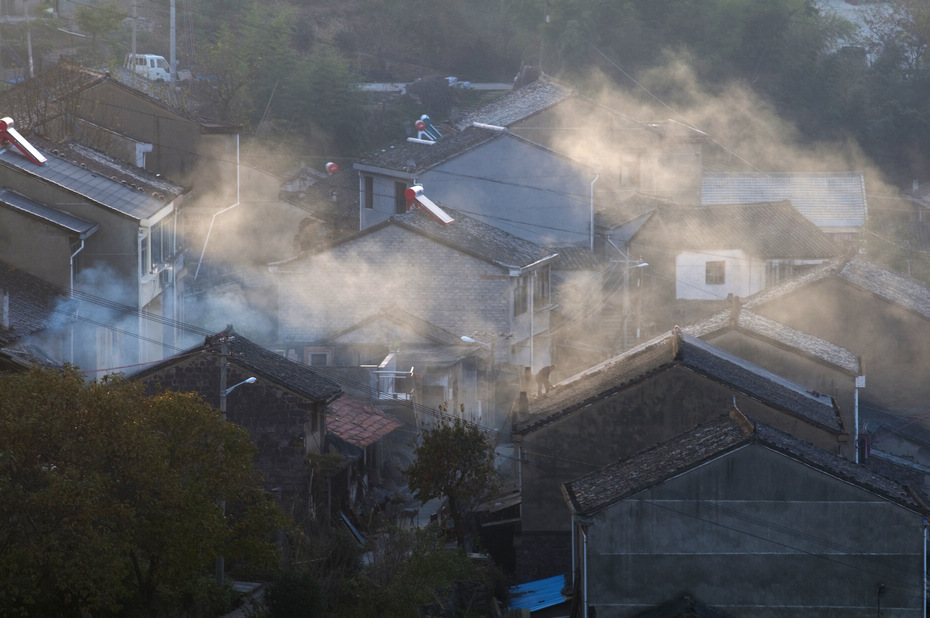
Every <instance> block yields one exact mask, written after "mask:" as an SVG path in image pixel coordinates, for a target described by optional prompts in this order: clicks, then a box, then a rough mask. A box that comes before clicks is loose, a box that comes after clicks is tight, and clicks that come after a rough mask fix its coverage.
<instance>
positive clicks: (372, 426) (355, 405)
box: [326, 395, 402, 448]
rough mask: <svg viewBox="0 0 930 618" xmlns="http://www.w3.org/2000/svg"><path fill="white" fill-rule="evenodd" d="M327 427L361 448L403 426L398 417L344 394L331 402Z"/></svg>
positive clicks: (336, 434) (339, 436)
mask: <svg viewBox="0 0 930 618" xmlns="http://www.w3.org/2000/svg"><path fill="white" fill-rule="evenodd" d="M326 424H327V429H328V430H329V431H330V432H331V433H333V434H334V435H335V436H336V437H338V438H339V439H341V440H345V441H346V442H348V443H349V444H352V445H354V446H357V447H359V448H365V447H366V446H369V445H370V444H374V443H375V442H377V441H378V440H380V439H381V438H383V437H384V436H386V435H388V434H389V433H391V432H392V431H394V430H395V429H397V428H398V427H400V426H401V424H402V423H401V422H400V421H398V420H397V419H396V418H394V417H393V416H391V415H390V414H387V413H385V412H382V411H381V410H378V409H377V408H375V407H374V406H370V405H368V404H367V403H364V402H362V401H359V400H358V399H352V398H351V397H346V396H345V395H343V396H342V397H340V398H339V399H337V400H336V401H334V402H332V403H331V404H329V415H328V416H327V418H326Z"/></svg>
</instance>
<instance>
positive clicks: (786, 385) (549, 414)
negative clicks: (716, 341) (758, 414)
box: [514, 330, 842, 434]
mask: <svg viewBox="0 0 930 618" xmlns="http://www.w3.org/2000/svg"><path fill="white" fill-rule="evenodd" d="M674 365H680V366H683V367H687V368H688V369H691V370H692V371H694V372H695V373H698V374H700V375H703V376H706V377H708V378H710V379H712V380H716V381H718V382H721V383H723V384H724V385H726V386H728V387H729V388H731V389H733V390H735V391H737V392H740V393H743V394H745V395H746V396H748V397H752V398H753V399H756V400H757V401H761V402H763V403H765V404H766V405H768V406H771V407H774V408H777V409H779V410H782V411H784V412H785V413H787V414H790V415H792V416H794V417H796V418H799V419H801V420H803V421H805V422H806V423H809V424H811V425H815V426H819V427H823V428H825V429H827V430H828V431H832V432H834V433H839V432H841V431H842V422H841V420H840V418H839V413H838V411H837V409H836V407H835V406H834V404H833V401H832V400H831V398H830V397H826V396H824V395H821V394H817V393H812V392H809V391H806V390H804V389H803V388H802V387H800V386H798V385H797V384H794V383H793V382H790V381H788V380H785V379H784V378H782V377H780V376H778V375H775V374H774V373H772V372H770V371H767V370H765V369H763V368H761V367H759V366H757V365H754V364H752V363H750V362H748V361H746V360H744V359H742V358H739V357H738V356H735V355H733V354H730V353H728V352H726V351H724V350H721V349H720V348H717V347H715V346H712V345H710V344H708V343H705V342H704V341H701V340H700V339H697V338H696V337H693V336H691V335H686V334H683V333H681V332H677V331H676V330H673V331H672V332H671V333H668V334H666V335H663V336H660V337H657V338H655V339H653V340H652V341H648V342H646V343H644V344H642V345H640V346H637V347H635V348H633V349H631V350H628V351H627V352H625V353H624V354H621V355H620V356H617V357H614V358H612V359H610V360H607V361H605V362H603V363H601V364H599V365H595V366H594V367H592V368H590V369H588V370H586V371H584V372H582V373H580V374H578V375H576V376H574V377H573V378H570V379H568V380H563V381H562V382H560V383H559V384H558V388H556V389H555V390H553V391H551V392H550V393H549V394H548V395H546V397H545V398H543V399H540V400H536V401H534V402H532V403H530V407H529V413H530V416H529V417H528V418H527V419H525V420H523V421H521V422H519V423H517V424H516V426H515V427H514V433H518V434H528V433H531V432H533V431H535V430H537V429H539V428H542V427H545V426H548V425H550V424H552V423H554V422H557V421H558V420H560V419H562V418H564V417H566V416H569V415H572V414H575V413H578V412H579V411H581V410H583V409H584V408H585V407H587V406H588V405H590V404H592V403H594V402H595V401H599V400H602V399H606V398H607V397H610V396H612V395H614V394H615V393H618V392H620V391H622V390H624V389H626V388H628V387H629V386H631V385H633V384H637V383H639V382H642V381H644V380H647V379H649V377H650V376H651V375H652V374H655V373H658V372H659V371H662V370H663V369H666V368H668V367H672V366H674Z"/></svg>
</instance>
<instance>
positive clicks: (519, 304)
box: [513, 275, 527, 315]
mask: <svg viewBox="0 0 930 618" xmlns="http://www.w3.org/2000/svg"><path fill="white" fill-rule="evenodd" d="M526 288H527V276H526V275H523V276H522V277H517V283H516V286H514V288H513V314H514V315H520V314H521V313H526V309H527V296H526V292H527V290H526Z"/></svg>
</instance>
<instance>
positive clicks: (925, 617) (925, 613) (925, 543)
mask: <svg viewBox="0 0 930 618" xmlns="http://www.w3.org/2000/svg"><path fill="white" fill-rule="evenodd" d="M923 523H924V525H923V529H924V530H923V532H924V539H923V541H924V552H923V554H924V568H923V571H924V598H923V603H921V605H922V606H923V608H924V612H923V618H927V518H926V516H925V517H924V522H923Z"/></svg>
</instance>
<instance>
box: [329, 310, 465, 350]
mask: <svg viewBox="0 0 930 618" xmlns="http://www.w3.org/2000/svg"><path fill="white" fill-rule="evenodd" d="M377 322H387V323H389V324H394V325H396V326H397V327H399V328H401V329H403V330H406V331H408V332H410V333H413V334H417V335H420V336H422V337H423V338H424V339H428V340H431V341H434V342H436V343H439V344H442V345H444V346H450V345H451V346H457V345H460V344H461V343H462V341H461V339H460V338H459V336H458V335H456V334H454V333H452V332H449V331H448V330H446V329H444V328H442V327H441V326H436V325H435V324H433V323H432V322H429V321H427V320H424V319H423V318H420V317H418V316H415V315H413V314H411V313H409V312H407V311H404V310H403V309H401V308H400V307H398V306H396V305H390V306H388V307H385V308H383V309H380V310H379V311H378V312H377V313H374V314H372V315H370V316H368V317H367V318H364V319H362V320H360V321H359V322H357V323H356V324H354V325H352V326H350V327H349V328H346V329H344V330H342V331H340V332H338V333H336V334H335V335H332V336H331V337H329V338H328V339H327V340H326V341H325V342H323V343H324V344H325V343H330V342H338V341H339V340H340V339H342V338H343V337H345V336H346V335H348V334H350V333H352V332H353V331H356V330H359V329H363V328H365V327H366V326H369V325H371V324H375V323H377Z"/></svg>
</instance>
